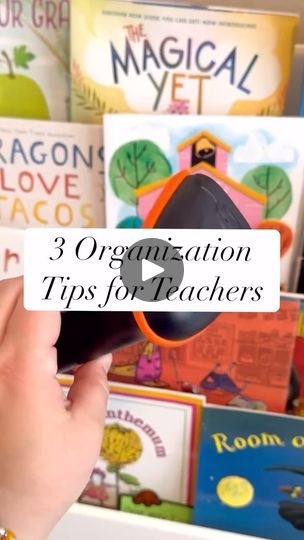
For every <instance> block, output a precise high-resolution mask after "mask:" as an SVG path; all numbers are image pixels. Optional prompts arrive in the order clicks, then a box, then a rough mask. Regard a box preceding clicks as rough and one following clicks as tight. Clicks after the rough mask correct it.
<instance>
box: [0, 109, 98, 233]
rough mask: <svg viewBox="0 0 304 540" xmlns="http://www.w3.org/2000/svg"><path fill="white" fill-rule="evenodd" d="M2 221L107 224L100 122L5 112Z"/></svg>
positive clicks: (0, 150)
mask: <svg viewBox="0 0 304 540" xmlns="http://www.w3.org/2000/svg"><path fill="white" fill-rule="evenodd" d="M0 194H1V195H0V225H1V226H9V227H15V228H26V227H103V226H104V186H103V144H102V133H101V129H100V128H98V127H97V126H90V125H83V124H69V123H61V122H44V121H39V120H38V121H36V120H19V119H18V120H17V119H12V118H10V119H8V118H0Z"/></svg>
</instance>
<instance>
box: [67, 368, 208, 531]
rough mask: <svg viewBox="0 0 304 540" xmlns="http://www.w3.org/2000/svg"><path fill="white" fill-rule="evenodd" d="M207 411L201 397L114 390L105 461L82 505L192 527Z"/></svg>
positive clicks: (114, 386) (103, 453) (102, 458)
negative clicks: (155, 518) (141, 515)
mask: <svg viewBox="0 0 304 540" xmlns="http://www.w3.org/2000/svg"><path fill="white" fill-rule="evenodd" d="M61 382H62V384H67V382H68V381H67V380H66V379H64V378H61ZM202 407H203V399H202V398H200V397H198V396H187V395H184V394H180V393H174V392H168V391H164V390H163V391H162V390H159V389H148V388H146V389H145V388H140V387H135V386H126V385H120V384H111V386H110V397H109V402H108V408H107V415H106V425H105V430H104V435H103V442H102V446H101V450H100V458H99V460H98V462H97V464H96V467H95V469H94V471H93V473H92V477H91V479H90V482H89V484H88V485H87V487H86V489H85V490H84V492H83V494H82V496H81V497H80V502H86V503H91V504H95V505H98V506H105V507H107V508H116V509H120V510H123V511H127V512H132V513H138V514H144V515H150V516H154V517H161V518H164V519H170V520H173V521H183V522H187V523H189V522H191V518H192V505H193V495H194V489H195V478H196V456H197V449H198V441H199V435H200V422H201V413H202ZM170 426H171V427H172V426H174V429H171V428H170Z"/></svg>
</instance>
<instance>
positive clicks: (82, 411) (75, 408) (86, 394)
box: [68, 355, 112, 425]
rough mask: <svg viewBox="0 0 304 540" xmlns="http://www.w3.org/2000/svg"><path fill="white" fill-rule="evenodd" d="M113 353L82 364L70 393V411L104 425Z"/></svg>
mask: <svg viewBox="0 0 304 540" xmlns="http://www.w3.org/2000/svg"><path fill="white" fill-rule="evenodd" d="M111 359H112V358H111V355H107V356H104V357H102V358H99V359H98V360H93V361H91V362H88V363H87V364H84V365H83V366H81V367H80V368H79V369H78V370H77V371H76V373H75V378H74V382H73V385H72V387H71V389H70V391H69V394H68V400H69V401H70V404H71V405H70V411H71V413H72V415H74V416H82V417H85V418H87V419H88V420H93V421H95V422H97V423H98V424H100V425H103V422H104V418H105V412H106V407H107V400H108V395H109V389H108V380H107V372H108V371H109V368H110V365H111Z"/></svg>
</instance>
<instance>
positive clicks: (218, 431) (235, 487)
mask: <svg viewBox="0 0 304 540" xmlns="http://www.w3.org/2000/svg"><path fill="white" fill-rule="evenodd" d="M303 426H304V424H303V420H302V419H298V418H294V417H288V416H283V415H274V414H267V413H259V412H253V411H251V412H248V411H235V410H232V409H229V408H224V407H218V408H216V407H212V406H206V407H205V408H204V413H203V420H202V435H201V447H200V452H199V470H198V477H197V493H196V502H195V509H194V516H193V517H194V523H195V524H197V525H204V526H206V527H211V528H217V529H223V530H227V531H233V532H237V533H243V534H248V535H253V536H261V537H265V538H269V539H272V540H283V539H285V538H286V539H288V540H301V539H302V538H303V534H304V482H303V475H304V468H303V452H304V431H303Z"/></svg>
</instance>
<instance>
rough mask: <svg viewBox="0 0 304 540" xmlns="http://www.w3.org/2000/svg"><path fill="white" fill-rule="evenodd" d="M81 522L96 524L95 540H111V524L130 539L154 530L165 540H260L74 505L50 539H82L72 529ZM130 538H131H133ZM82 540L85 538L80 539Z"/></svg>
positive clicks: (156, 535)
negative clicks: (107, 533) (168, 539)
mask: <svg viewBox="0 0 304 540" xmlns="http://www.w3.org/2000/svg"><path fill="white" fill-rule="evenodd" d="M78 519H80V520H81V521H82V520H83V521H85V522H86V523H87V524H90V523H91V524H92V532H93V530H94V533H93V534H92V536H90V538H92V539H93V540H95V538H96V539H97V536H96V534H97V535H98V538H99V537H100V538H103V539H104V540H106V539H108V538H110V535H109V536H107V535H106V534H104V533H105V532H106V531H110V529H111V524H112V526H115V529H116V533H117V530H118V529H121V535H122V538H126V536H127V535H126V532H127V530H128V529H129V534H130V533H131V535H132V538H134V540H140V539H141V540H144V538H145V532H146V533H147V532H148V531H150V532H151V531H153V535H154V534H155V538H156V537H158V538H163V539H164V540H165V539H166V537H167V536H168V537H169V538H170V539H171V538H172V537H173V535H174V538H176V540H187V539H189V540H196V539H199V540H258V539H255V538H254V537H253V536H244V535H240V534H235V533H231V532H226V531H219V530H215V529H206V528H204V527H197V526H194V525H187V524H184V523H177V522H170V521H166V520H163V519H157V518H150V517H147V516H140V515H136V514H129V513H125V512H119V511H117V510H109V509H107V508H100V507H94V506H90V505H86V504H74V505H73V506H72V507H71V508H70V510H69V511H68V513H67V514H66V516H65V517H64V518H63V520H62V521H61V522H60V524H59V526H58V528H56V529H55V531H54V534H53V535H51V536H50V538H49V540H61V539H63V538H66V537H67V535H68V536H69V537H71V538H74V539H75V540H78V537H77V534H76V530H72V526H74V527H75V525H76V526H77V521H78ZM79 523H80V521H79ZM69 526H71V530H70V531H69V530H68V528H69ZM99 526H100V529H99ZM74 527H73V528H74ZM64 528H65V531H64V536H60V531H62V532H63V529H64ZM56 533H57V535H56ZM90 533H91V531H90ZM95 533H96V534H95ZM99 534H100V536H99ZM160 534H161V536H160ZM131 535H130V538H131ZM115 536H116V535H115ZM113 537H114V536H112V538H113ZM116 537H117V536H116ZM127 537H128V538H129V536H127ZM79 538H81V537H80V536H79ZM259 540H261V539H259Z"/></svg>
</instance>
